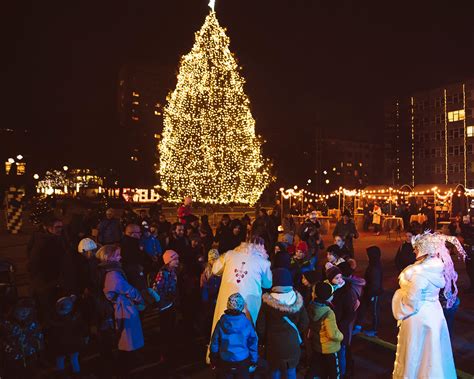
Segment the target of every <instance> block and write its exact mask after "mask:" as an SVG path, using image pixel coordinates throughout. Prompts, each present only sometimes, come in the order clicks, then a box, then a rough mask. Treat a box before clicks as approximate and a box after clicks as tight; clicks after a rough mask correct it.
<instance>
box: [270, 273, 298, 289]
mask: <svg viewBox="0 0 474 379" xmlns="http://www.w3.org/2000/svg"><path fill="white" fill-rule="evenodd" d="M272 276H273V285H272V292H280V293H285V292H290V291H291V290H292V289H293V279H292V278H291V272H290V270H288V269H286V268H277V269H275V270H273V271H272Z"/></svg>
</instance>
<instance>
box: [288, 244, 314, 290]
mask: <svg viewBox="0 0 474 379" xmlns="http://www.w3.org/2000/svg"><path fill="white" fill-rule="evenodd" d="M315 266H316V257H311V256H310V255H309V249H308V244H307V243H306V242H304V241H300V242H299V243H298V245H296V252H295V255H294V256H293V257H292V258H291V275H292V278H293V283H294V284H295V288H296V289H297V290H298V291H299V292H302V290H303V285H302V283H301V277H302V275H303V273H304V272H307V271H313V270H314V268H315Z"/></svg>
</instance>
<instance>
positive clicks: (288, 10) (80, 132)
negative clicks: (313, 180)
mask: <svg viewBox="0 0 474 379" xmlns="http://www.w3.org/2000/svg"><path fill="white" fill-rule="evenodd" d="M9 3H10V4H9V5H7V7H6V8H5V6H3V7H4V9H3V12H2V13H3V17H2V23H1V24H2V25H1V28H2V31H1V35H2V39H3V42H2V46H3V54H2V56H3V59H2V72H3V81H2V82H3V83H2V91H1V93H2V95H1V96H2V99H1V102H2V104H3V106H4V107H5V109H4V111H3V117H2V119H3V122H2V124H4V125H2V126H8V127H11V128H22V129H25V128H26V129H29V130H31V131H32V132H34V133H36V134H38V135H40V137H41V138H37V139H35V142H36V143H37V144H42V146H44V148H45V150H46V151H49V152H50V153H51V152H54V154H51V155H52V156H56V155H57V156H64V155H66V154H70V155H73V156H75V157H76V158H77V157H80V156H84V157H85V156H88V157H89V158H90V157H94V159H96V158H95V157H97V159H99V157H100V159H103V160H104V162H105V163H106V164H110V163H109V162H111V160H110V157H111V156H112V157H113V156H114V155H115V154H119V153H120V152H118V151H117V146H118V145H117V144H115V142H114V136H113V133H114V131H116V130H117V128H118V122H117V115H116V89H117V77H118V71H119V69H120V67H121V65H122V64H124V63H127V62H130V61H136V60H140V61H152V62H156V63H157V64H159V65H162V66H163V67H164V68H167V71H168V73H167V75H170V76H172V75H174V74H175V72H176V71H177V67H178V62H179V58H180V56H181V55H183V54H185V53H187V52H188V51H189V50H190V48H191V47H192V44H193V40H194V32H195V31H196V30H198V29H199V28H200V27H201V25H202V23H203V21H204V18H205V16H206V14H207V12H208V7H207V0H168V1H163V0H154V1H138V0H136V1H128V2H123V1H60V2H59V1H57V2H55V1H34V2H28V1H25V2H17V1H11V2H9ZM216 11H217V14H218V18H219V20H220V23H221V25H223V26H225V27H227V33H228V35H229V36H230V38H231V50H232V51H233V52H234V53H235V54H236V57H237V58H238V60H239V63H240V65H241V66H242V67H243V71H242V74H243V75H244V76H245V78H246V80H247V86H246V92H247V94H248V95H249V97H250V100H251V103H252V111H253V114H254V116H255V118H256V120H257V131H258V132H259V133H261V134H263V135H264V136H265V137H266V138H267V140H268V141H269V146H268V147H267V152H268V153H269V154H270V155H271V156H272V157H273V158H275V159H276V162H277V164H279V167H280V174H281V175H287V174H289V172H290V171H291V170H290V167H291V166H292V165H293V164H295V163H296V164H298V161H299V156H298V154H294V151H295V149H298V150H300V148H303V149H310V148H311V147H310V146H308V143H307V141H308V136H311V135H312V133H314V132H313V130H314V127H315V126H317V125H318V126H320V127H322V128H323V129H324V130H328V131H331V134H333V136H336V137H342V138H354V137H358V136H360V137H361V138H371V139H376V140H377V139H378V140H380V141H381V138H382V134H381V132H382V126H383V118H382V116H383V109H382V106H383V99H384V98H386V97H388V96H391V95H396V94H399V93H410V92H412V91H413V90H417V89H426V88H430V87H436V86H439V85H443V84H445V83H449V82H451V81H457V80H459V79H461V78H463V77H473V76H474V22H473V15H474V1H471V0H466V1H449V2H447V1H434V0H431V1H415V0H412V1H407V2H403V1H396V2H388V1H360V0H359V1H315V0H313V1H310V0H307V1H302V0H286V1H283V0H253V1H250V0H217V5H216ZM170 89H171V88H170ZM290 131H291V132H290ZM53 160H54V159H53ZM295 161H296V162H295ZM282 162H283V163H282ZM284 162H288V163H289V164H285V163H284Z"/></svg>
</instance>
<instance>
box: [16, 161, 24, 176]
mask: <svg viewBox="0 0 474 379" xmlns="http://www.w3.org/2000/svg"><path fill="white" fill-rule="evenodd" d="M25 171H26V163H25V162H18V163H17V164H16V174H17V175H24V174H25Z"/></svg>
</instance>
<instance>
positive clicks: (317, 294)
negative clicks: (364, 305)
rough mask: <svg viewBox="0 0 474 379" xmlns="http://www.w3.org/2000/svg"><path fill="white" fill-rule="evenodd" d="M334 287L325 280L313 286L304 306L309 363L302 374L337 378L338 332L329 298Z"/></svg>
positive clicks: (339, 344)
mask: <svg viewBox="0 0 474 379" xmlns="http://www.w3.org/2000/svg"><path fill="white" fill-rule="evenodd" d="M333 293H334V289H333V287H332V286H331V285H330V284H329V283H327V282H318V283H316V285H315V286H314V291H313V301H312V302H311V303H310V304H309V306H308V314H309V320H310V329H309V333H308V340H309V343H310V346H311V350H312V357H311V360H310V367H309V369H308V372H307V373H306V378H308V379H309V378H311V379H312V378H314V377H315V376H317V377H318V378H330V379H333V378H334V379H335V378H340V368H339V359H338V354H337V353H338V352H339V350H340V349H341V341H342V339H343V337H344V336H343V335H342V333H341V332H340V331H339V329H338V327H337V324H336V316H335V315H334V311H333V310H332V304H331V300H332V299H333Z"/></svg>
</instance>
